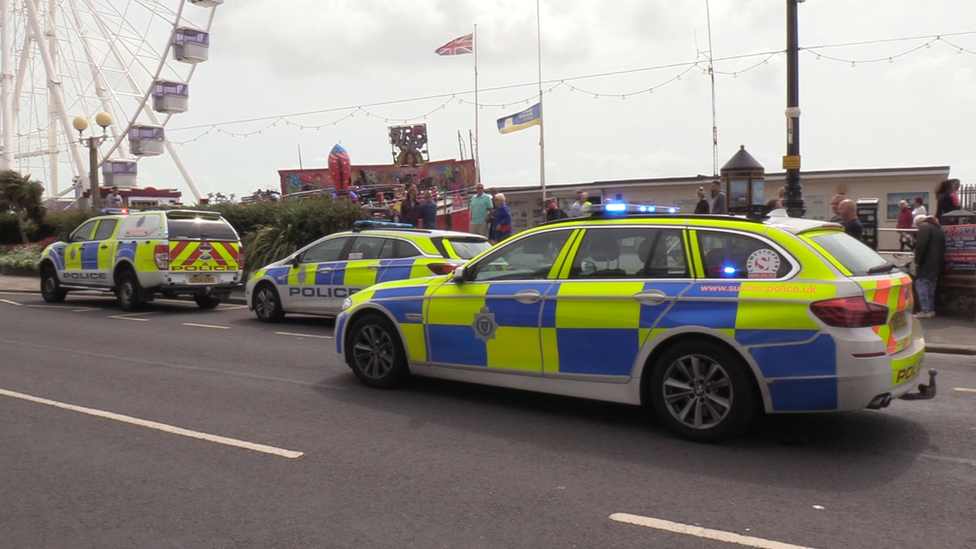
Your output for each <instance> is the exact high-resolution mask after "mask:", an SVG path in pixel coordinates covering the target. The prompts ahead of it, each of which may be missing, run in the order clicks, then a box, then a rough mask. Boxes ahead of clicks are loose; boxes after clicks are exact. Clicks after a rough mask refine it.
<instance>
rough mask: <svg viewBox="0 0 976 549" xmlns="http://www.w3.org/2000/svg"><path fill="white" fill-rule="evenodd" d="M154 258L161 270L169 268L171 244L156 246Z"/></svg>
mask: <svg viewBox="0 0 976 549" xmlns="http://www.w3.org/2000/svg"><path fill="white" fill-rule="evenodd" d="M153 260H154V261H155V262H156V268H157V269H159V270H160V271H168V270H169V245H167V244H160V245H158V246H156V249H155V250H154V251H153Z"/></svg>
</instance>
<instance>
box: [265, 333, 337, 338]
mask: <svg viewBox="0 0 976 549" xmlns="http://www.w3.org/2000/svg"><path fill="white" fill-rule="evenodd" d="M275 335H280V336H292V337H311V338H314V339H332V336H320V335H312V334H297V333H292V332H275Z"/></svg>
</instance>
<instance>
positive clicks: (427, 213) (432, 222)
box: [420, 191, 437, 229]
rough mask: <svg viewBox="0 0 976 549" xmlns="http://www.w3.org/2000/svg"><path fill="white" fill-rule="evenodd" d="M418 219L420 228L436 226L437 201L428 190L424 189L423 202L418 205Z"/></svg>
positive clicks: (433, 227)
mask: <svg viewBox="0 0 976 549" xmlns="http://www.w3.org/2000/svg"><path fill="white" fill-rule="evenodd" d="M420 221H421V223H422V225H421V226H420V227H421V228H422V229H436V228H437V203H436V202H434V199H433V198H432V197H431V194H430V191H424V203H423V204H421V205H420Z"/></svg>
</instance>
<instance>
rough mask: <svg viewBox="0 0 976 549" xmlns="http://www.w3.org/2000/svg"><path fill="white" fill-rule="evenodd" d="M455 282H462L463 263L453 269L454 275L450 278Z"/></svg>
mask: <svg viewBox="0 0 976 549" xmlns="http://www.w3.org/2000/svg"><path fill="white" fill-rule="evenodd" d="M451 281H452V282H454V283H455V284H464V265H460V266H458V268H456V269H454V277H453V278H452V279H451Z"/></svg>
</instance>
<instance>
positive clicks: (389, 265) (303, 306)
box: [245, 221, 490, 322]
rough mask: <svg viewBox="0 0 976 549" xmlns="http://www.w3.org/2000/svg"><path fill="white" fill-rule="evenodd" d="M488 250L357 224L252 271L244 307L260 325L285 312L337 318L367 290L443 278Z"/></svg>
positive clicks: (462, 238) (421, 232)
mask: <svg viewBox="0 0 976 549" xmlns="http://www.w3.org/2000/svg"><path fill="white" fill-rule="evenodd" d="M489 247H490V244H489V243H488V239H486V238H485V237H483V236H479V235H474V234H469V233H461V232H453V231H440V230H427V229H414V228H413V227H412V226H411V225H409V224H404V223H388V222H379V221H357V222H356V224H355V227H354V228H353V230H352V231H348V232H342V233H336V234H334V235H330V236H327V237H325V238H322V239H320V240H317V241H315V242H313V243H311V244H309V245H308V246H305V247H304V248H302V249H301V250H299V251H297V252H295V253H294V254H292V255H291V256H289V257H287V258H285V259H282V260H281V261H277V262H275V263H272V264H270V265H268V266H266V267H264V268H262V269H259V270H257V271H255V272H254V273H253V274H252V275H251V278H250V279H249V280H248V281H247V285H246V289H245V293H246V299H247V304H248V307H249V308H250V309H251V310H253V311H254V313H255V315H256V316H257V317H258V320H261V321H264V322H279V321H281V319H282V318H284V316H285V314H286V313H302V314H313V315H327V316H335V315H337V314H338V313H339V311H340V308H341V306H342V302H343V300H345V299H346V298H347V297H349V296H351V295H353V294H355V293H356V292H358V291H360V290H362V289H363V288H366V287H367V286H372V285H373V284H376V283H378V282H386V281H390V280H401V279H407V278H417V277H429V276H433V275H434V274H435V273H436V274H444V273H446V272H448V271H447V269H450V268H453V266H457V265H461V264H463V263H464V262H465V261H467V260H468V259H471V258H472V257H474V256H476V255H478V254H479V253H481V252H483V251H485V250H487V249H488V248H489ZM445 262H447V263H445ZM448 265H450V266H448ZM430 266H433V269H434V270H433V271H432V269H431V267H430Z"/></svg>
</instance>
